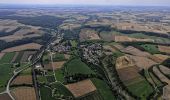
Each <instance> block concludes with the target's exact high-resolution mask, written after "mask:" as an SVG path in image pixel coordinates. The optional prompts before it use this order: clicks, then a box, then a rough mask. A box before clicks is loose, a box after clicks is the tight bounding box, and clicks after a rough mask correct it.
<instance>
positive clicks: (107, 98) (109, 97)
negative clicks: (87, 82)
mask: <svg viewBox="0 0 170 100" xmlns="http://www.w3.org/2000/svg"><path fill="white" fill-rule="evenodd" d="M91 80H92V82H93V84H94V85H95V86H96V88H97V90H98V92H99V93H100V95H101V96H102V97H103V99H104V100H116V99H115V97H114V95H113V93H112V91H111V90H110V87H109V86H108V85H107V84H106V83H105V82H104V81H102V80H99V79H95V78H94V79H91Z"/></svg>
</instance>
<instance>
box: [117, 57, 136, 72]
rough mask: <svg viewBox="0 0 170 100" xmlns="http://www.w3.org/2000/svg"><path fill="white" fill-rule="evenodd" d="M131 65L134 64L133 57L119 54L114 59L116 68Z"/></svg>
mask: <svg viewBox="0 0 170 100" xmlns="http://www.w3.org/2000/svg"><path fill="white" fill-rule="evenodd" d="M131 66H135V62H134V61H133V59H130V58H129V57H127V56H121V57H119V58H117V59H116V69H122V68H126V67H131Z"/></svg>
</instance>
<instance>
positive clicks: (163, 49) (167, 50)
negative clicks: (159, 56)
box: [158, 45, 170, 54]
mask: <svg viewBox="0 0 170 100" xmlns="http://www.w3.org/2000/svg"><path fill="white" fill-rule="evenodd" d="M158 49H159V51H160V52H164V53H167V54H170V47H169V46H160V45H159V46H158Z"/></svg>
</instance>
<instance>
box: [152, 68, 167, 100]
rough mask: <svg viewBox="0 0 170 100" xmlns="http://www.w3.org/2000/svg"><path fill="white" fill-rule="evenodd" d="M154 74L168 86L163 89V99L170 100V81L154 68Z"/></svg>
mask: <svg viewBox="0 0 170 100" xmlns="http://www.w3.org/2000/svg"><path fill="white" fill-rule="evenodd" d="M153 72H154V73H155V74H156V75H157V76H158V78H159V79H160V80H161V81H162V82H166V83H167V84H168V85H166V86H165V87H163V96H162V98H163V99H164V100H169V99H170V95H169V94H170V80H169V79H168V78H167V77H166V76H164V75H163V74H162V73H161V72H160V71H159V69H158V68H157V67H153Z"/></svg>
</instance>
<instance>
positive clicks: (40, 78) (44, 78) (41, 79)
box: [37, 76, 47, 83]
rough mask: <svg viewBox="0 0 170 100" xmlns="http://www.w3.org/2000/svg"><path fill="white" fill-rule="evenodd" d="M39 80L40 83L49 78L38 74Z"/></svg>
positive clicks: (45, 81)
mask: <svg viewBox="0 0 170 100" xmlns="http://www.w3.org/2000/svg"><path fill="white" fill-rule="evenodd" d="M37 80H38V82H40V83H47V78H46V77H44V76H37Z"/></svg>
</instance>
